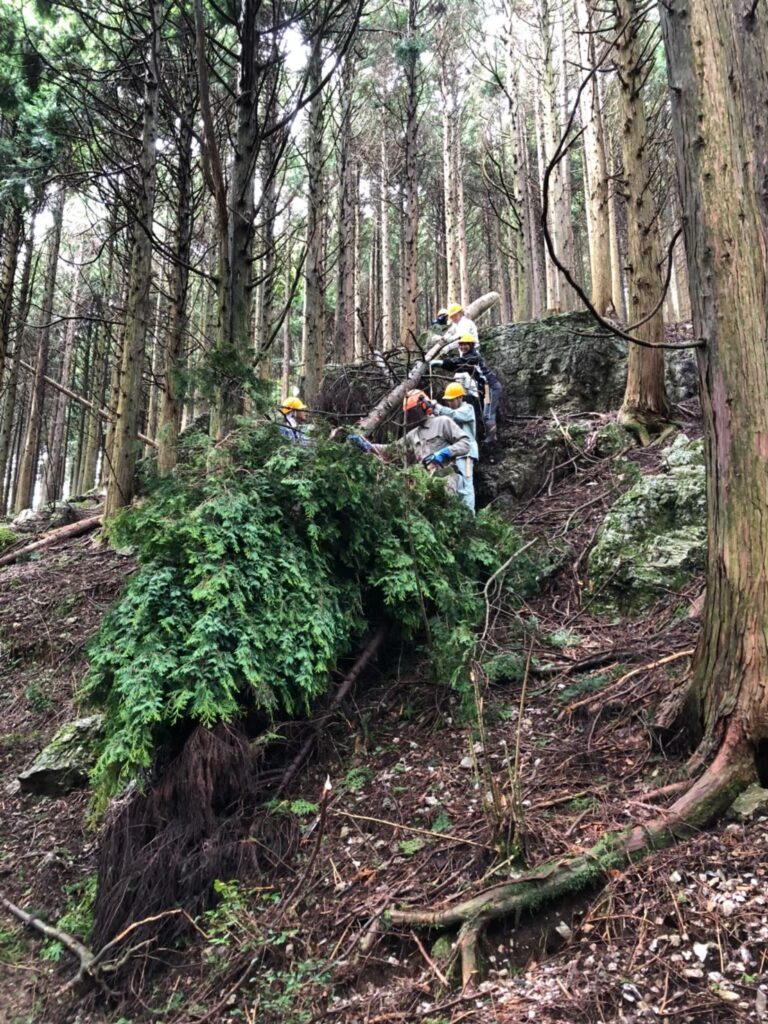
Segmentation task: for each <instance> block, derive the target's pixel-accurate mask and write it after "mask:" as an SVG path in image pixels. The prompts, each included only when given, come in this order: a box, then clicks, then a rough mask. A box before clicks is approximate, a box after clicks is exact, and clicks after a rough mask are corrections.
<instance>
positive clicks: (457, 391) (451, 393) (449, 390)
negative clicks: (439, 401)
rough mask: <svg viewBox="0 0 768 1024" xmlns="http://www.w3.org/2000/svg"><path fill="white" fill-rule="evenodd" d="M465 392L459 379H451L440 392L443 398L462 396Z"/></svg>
mask: <svg viewBox="0 0 768 1024" xmlns="http://www.w3.org/2000/svg"><path fill="white" fill-rule="evenodd" d="M466 393H467V392H466V391H465V390H464V386H463V385H462V384H460V383H459V381H452V383H451V384H449V385H447V387H446V388H445V390H444V391H443V392H442V397H443V398H463V397H464V395H465V394H466Z"/></svg>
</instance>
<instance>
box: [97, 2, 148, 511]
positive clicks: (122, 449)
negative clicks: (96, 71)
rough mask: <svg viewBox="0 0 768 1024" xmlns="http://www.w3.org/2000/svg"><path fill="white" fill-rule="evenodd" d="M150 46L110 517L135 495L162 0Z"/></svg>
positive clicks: (109, 494) (107, 506) (109, 488)
mask: <svg viewBox="0 0 768 1024" xmlns="http://www.w3.org/2000/svg"><path fill="white" fill-rule="evenodd" d="M148 14H149V29H150V34H149V47H148V50H149V52H148V54H147V65H146V78H145V83H144V114H143V125H142V146H141V153H140V156H139V166H140V193H139V195H138V196H137V200H136V220H135V223H134V226H133V232H134V238H133V252H132V257H131V270H130V284H129V290H128V302H127V306H126V311H125V313H126V315H125V332H124V335H123V352H122V365H121V373H120V393H119V396H118V400H117V410H116V422H115V436H114V445H113V447H112V451H111V452H108V456H109V460H110V464H111V471H110V474H109V482H108V484H107V497H106V501H105V505H104V514H105V516H110V515H112V514H113V513H114V512H116V511H117V509H119V508H122V506H123V505H128V504H130V502H131V500H132V499H133V492H134V478H135V474H136V459H137V456H138V450H137V446H136V433H137V431H138V428H139V413H140V410H141V374H142V369H143V367H144V347H145V344H146V338H147V330H148V327H149V319H150V316H151V306H150V294H149V293H150V285H151V274H152V220H153V214H154V209H155V181H156V174H157V151H156V143H157V138H156V136H157V113H158V87H159V80H160V73H159V64H158V61H159V53H160V25H161V22H162V3H161V0H149V10H148Z"/></svg>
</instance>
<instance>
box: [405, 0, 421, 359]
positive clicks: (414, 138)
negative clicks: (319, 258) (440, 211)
mask: <svg viewBox="0 0 768 1024" xmlns="http://www.w3.org/2000/svg"><path fill="white" fill-rule="evenodd" d="M417 11H418V0H409V3H408V34H409V35H410V36H415V34H416V15H417ZM418 68H419V57H418V53H417V52H416V51H415V50H413V52H410V51H409V53H408V56H407V59H406V64H405V89H406V100H405V103H406V108H405V216H404V222H403V231H404V238H403V249H404V252H403V303H402V307H403V319H402V322H401V324H400V340H401V342H402V344H403V345H404V346H405V347H406V348H408V349H414V348H415V347H416V340H417V338H418V333H419V314H418V295H419V285H418V255H419V254H418V243H419V170H418V144H419V112H418V101H419V82H418V76H419V72H418Z"/></svg>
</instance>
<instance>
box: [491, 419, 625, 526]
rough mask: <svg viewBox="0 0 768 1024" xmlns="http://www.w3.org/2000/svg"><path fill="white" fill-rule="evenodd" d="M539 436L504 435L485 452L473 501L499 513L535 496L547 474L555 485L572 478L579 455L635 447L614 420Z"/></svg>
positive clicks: (575, 424) (570, 425)
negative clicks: (563, 478)
mask: <svg viewBox="0 0 768 1024" xmlns="http://www.w3.org/2000/svg"><path fill="white" fill-rule="evenodd" d="M561 427H562V429H558V428H557V427H556V426H555V425H554V421H553V426H552V428H551V429H547V430H545V431H544V432H542V433H540V434H538V435H537V436H536V437H533V438H532V437H531V436H529V435H525V436H521V437H520V438H519V439H518V438H517V437H516V436H515V432H514V429H512V430H507V431H506V432H505V433H504V436H503V439H502V440H503V443H502V444H499V445H495V446H493V447H491V448H484V449H483V451H482V453H481V456H482V457H481V459H480V462H479V463H478V466H477V469H476V475H475V486H476V489H477V495H478V501H479V503H480V504H481V505H487V504H488V503H489V502H491V501H493V502H495V503H496V505H497V506H498V507H501V508H503V507H504V506H505V505H506V504H508V503H511V502H516V501H520V500H525V499H527V498H530V497H531V496H532V495H534V494H535V493H536V492H537V491H538V490H539V489H540V488H541V487H542V486H543V485H544V484H545V483H546V482H547V478H548V477H549V475H550V473H551V474H552V478H553V479H554V480H557V479H559V478H560V477H561V476H562V475H563V473H567V472H571V471H572V470H571V469H570V465H571V463H570V461H569V460H570V459H571V457H572V456H574V455H575V456H578V455H579V452H582V453H584V454H585V455H589V456H590V457H592V458H598V459H604V458H609V457H610V456H613V455H618V454H619V452H622V451H624V450H625V449H627V448H631V447H634V444H635V442H634V439H633V437H632V435H631V434H629V433H628V432H627V431H626V430H624V429H623V427H620V426H619V424H618V423H617V422H616V421H615V420H614V419H605V420H603V421H601V420H595V419H594V418H593V419H577V420H573V419H569V420H566V421H563V422H562V424H561Z"/></svg>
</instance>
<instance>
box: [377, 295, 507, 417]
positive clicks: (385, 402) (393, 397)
mask: <svg viewBox="0 0 768 1024" xmlns="http://www.w3.org/2000/svg"><path fill="white" fill-rule="evenodd" d="M498 301H499V293H498V292H487V293H486V294H485V295H481V296H480V298H479V299H475V301H474V302H471V303H470V304H469V305H468V306H467V308H466V310H465V313H466V315H467V316H468V317H469V318H470V319H471V320H474V319H475V318H476V317H479V316H481V315H482V314H483V313H485V312H486V311H487V310H489V309H492V308H493V306H495V305H496V303H497V302H498ZM430 341H431V343H432V344H431V346H430V348H428V349H427V351H426V352H425V353H424V358H423V359H420V360H418V361H417V362H416V363H414V364H413V366H412V367H411V368H410V370H409V371H408V374H407V376H406V377H405V379H404V380H402V381H401V382H400V383H399V384H397V385H396V386H395V387H394V388H392V389H391V390H390V391H388V392H387V393H386V394H385V395H384V396H383V397H382V398H381V399H380V400H379V401H378V402H377V403H376V405H375V406H374V407H373V409H371V411H370V412H369V413H368V414H367V415H366V416H364V417H363V418H362V419H361V420H360V422H359V423H358V424H357V430H358V431H359V432H360V433H361V434H372V433H373V431H374V430H376V428H377V427H379V426H381V424H382V423H383V422H384V421H385V420H386V419H387V417H389V416H391V414H392V413H393V412H395V411H397V410H398V409H399V408H400V407H401V405H402V403H403V398H404V397H405V395H406V393H407V392H408V391H410V390H411V388H415V387H418V384H419V381H420V380H421V378H422V377H423V376H424V374H425V372H426V370H427V368H428V366H429V364H430V362H431V361H432V360H433V359H437V357H438V356H439V355H440V353H441V352H442V351H443V349H444V348H445V347H446V345H447V344H449V342H446V340H445V339H444V338H443V337H442V335H440V336H438V335H431V336H430Z"/></svg>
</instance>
